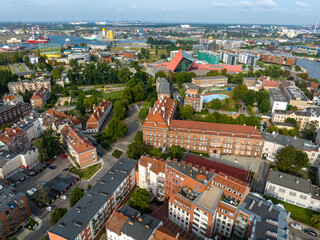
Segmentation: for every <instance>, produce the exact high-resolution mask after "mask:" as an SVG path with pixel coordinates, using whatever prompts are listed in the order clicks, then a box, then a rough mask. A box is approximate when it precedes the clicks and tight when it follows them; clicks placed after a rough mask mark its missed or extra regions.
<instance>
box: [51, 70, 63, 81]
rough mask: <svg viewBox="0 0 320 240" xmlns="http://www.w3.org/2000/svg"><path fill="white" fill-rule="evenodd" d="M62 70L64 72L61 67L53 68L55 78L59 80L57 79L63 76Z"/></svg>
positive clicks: (52, 74)
mask: <svg viewBox="0 0 320 240" xmlns="http://www.w3.org/2000/svg"><path fill="white" fill-rule="evenodd" d="M61 72H62V69H61V68H56V69H53V70H52V73H51V76H52V78H53V80H57V79H59V78H61Z"/></svg>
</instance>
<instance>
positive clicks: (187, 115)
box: [180, 105, 193, 119]
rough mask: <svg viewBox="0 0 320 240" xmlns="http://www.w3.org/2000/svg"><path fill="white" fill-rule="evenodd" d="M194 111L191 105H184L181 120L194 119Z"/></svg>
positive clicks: (181, 109) (181, 110)
mask: <svg viewBox="0 0 320 240" xmlns="http://www.w3.org/2000/svg"><path fill="white" fill-rule="evenodd" d="M192 116H193V109H192V107H191V106H190V105H184V106H183V107H181V108H180V118H182V119H192Z"/></svg>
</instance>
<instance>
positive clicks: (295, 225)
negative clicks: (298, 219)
mask: <svg viewBox="0 0 320 240" xmlns="http://www.w3.org/2000/svg"><path fill="white" fill-rule="evenodd" d="M290 226H291V227H293V228H295V229H297V230H300V231H301V230H302V227H301V225H300V224H299V223H294V222H292V223H290Z"/></svg>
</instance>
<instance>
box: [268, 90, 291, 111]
mask: <svg viewBox="0 0 320 240" xmlns="http://www.w3.org/2000/svg"><path fill="white" fill-rule="evenodd" d="M269 92H270V102H271V112H272V113H273V114H275V112H276V111H277V110H287V108H288V100H287V99H286V98H285V97H284V95H283V94H282V92H281V91H280V90H279V89H276V88H271V89H269ZM273 116H274V115H273Z"/></svg>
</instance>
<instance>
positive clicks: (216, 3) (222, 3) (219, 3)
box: [212, 2, 231, 8]
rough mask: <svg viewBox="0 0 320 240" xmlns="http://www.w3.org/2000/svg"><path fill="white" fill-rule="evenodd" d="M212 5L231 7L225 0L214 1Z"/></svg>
mask: <svg viewBox="0 0 320 240" xmlns="http://www.w3.org/2000/svg"><path fill="white" fill-rule="evenodd" d="M212 6H213V7H215V8H226V7H230V6H231V5H230V4H228V3H225V2H214V3H212Z"/></svg>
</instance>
